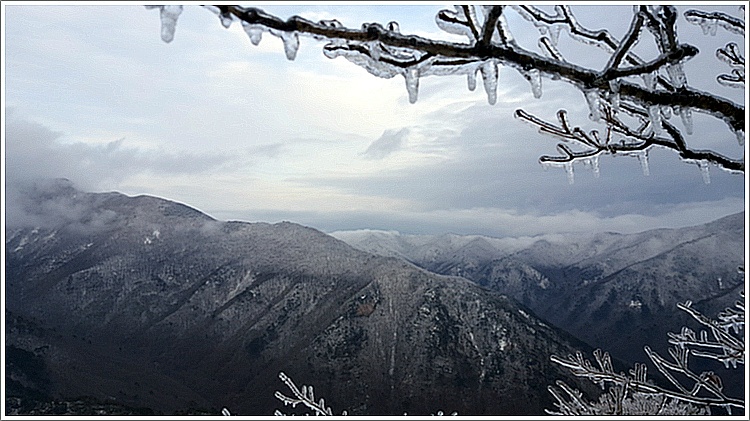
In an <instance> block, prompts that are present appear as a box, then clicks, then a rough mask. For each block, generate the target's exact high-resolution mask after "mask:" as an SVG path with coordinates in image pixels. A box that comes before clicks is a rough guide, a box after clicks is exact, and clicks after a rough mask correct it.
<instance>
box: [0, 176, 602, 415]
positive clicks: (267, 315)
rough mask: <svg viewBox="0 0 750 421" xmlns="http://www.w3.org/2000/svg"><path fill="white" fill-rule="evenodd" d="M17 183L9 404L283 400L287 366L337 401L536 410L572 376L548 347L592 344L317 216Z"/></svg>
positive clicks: (363, 410) (359, 408)
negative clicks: (227, 214) (316, 221)
mask: <svg viewBox="0 0 750 421" xmlns="http://www.w3.org/2000/svg"><path fill="white" fill-rule="evenodd" d="M14 200H15V201H16V202H15V203H14V206H15V207H17V208H18V209H20V211H18V212H16V213H13V214H12V215H9V216H8V219H7V225H6V241H5V259H6V260H5V269H6V272H5V273H6V279H5V291H6V301H5V320H6V326H5V327H6V338H5V339H6V343H5V346H6V357H7V359H6V391H5V393H6V405H7V407H8V408H13V410H14V411H16V413H26V414H29V413H48V414H49V413H55V411H60V412H62V413H66V412H65V411H67V410H70V408H74V407H75V408H80V407H81V405H84V404H81V403H80V402H89V401H92V402H98V403H97V405H98V406H96V408H98V409H96V411H99V412H101V411H104V412H106V411H107V410H108V409H101V408H109V410H110V411H115V410H114V409H112V408H117V409H116V412H112V413H123V412H125V413H149V414H178V413H180V414H186V413H187V414H205V413H214V414H219V413H220V412H221V409H222V408H223V407H226V408H228V409H229V410H230V411H231V412H232V413H233V414H238V415H270V414H272V413H273V411H274V409H277V408H278V409H281V410H282V411H289V412H292V411H293V410H292V409H291V408H284V407H283V405H282V404H281V402H279V401H278V400H277V399H275V398H274V391H275V390H281V391H283V392H287V391H286V390H284V385H283V383H281V382H280V380H279V378H278V374H279V372H281V371H283V372H284V373H286V374H287V375H289V376H290V377H291V378H292V379H294V381H295V382H296V383H297V384H298V385H300V384H307V385H314V386H315V391H316V395H317V396H319V397H325V398H326V401H327V403H328V405H331V406H332V407H333V410H334V412H335V413H340V412H341V411H343V410H346V411H348V413H349V414H351V415H364V414H366V415H388V414H391V415H392V414H399V415H400V414H403V413H409V414H414V415H418V414H430V413H435V412H437V411H445V412H449V413H450V412H453V411H457V412H458V413H460V414H462V415H490V414H505V415H533V414H543V410H544V409H545V408H552V397H551V396H550V394H549V393H548V391H547V386H548V385H549V384H552V383H553V382H554V381H555V380H557V379H565V380H566V381H568V382H569V383H571V384H576V379H574V378H573V377H572V375H571V374H570V373H569V372H568V371H567V370H566V369H564V368H562V367H560V366H557V365H556V364H553V363H552V362H551V361H550V356H551V355H553V354H555V355H560V356H566V355H569V354H572V353H574V352H576V351H578V350H581V351H584V352H590V350H591V347H590V346H588V345H587V344H586V343H584V342H582V341H580V340H578V339H577V338H575V337H574V336H572V335H570V334H568V333H567V332H565V331H563V330H562V329H559V328H557V327H555V326H554V325H552V324H550V323H548V322H546V321H544V320H542V319H540V318H539V317H537V316H535V314H534V311H533V310H531V309H530V308H529V307H528V306H525V305H523V304H519V303H518V302H517V301H516V300H515V299H513V298H512V297H510V296H509V295H508V294H504V293H500V292H498V291H496V290H493V288H487V287H486V286H483V285H481V284H480V283H478V282H474V281H472V280H468V279H466V278H464V277H459V276H449V275H441V274H436V273H434V272H431V271H429V270H426V269H425V268H422V267H419V266H418V265H416V264H414V263H412V262H409V261H407V260H405V259H403V258H399V257H393V256H381V255H377V254H373V253H370V252H366V251H362V250H358V249H356V248H354V247H352V246H350V245H349V244H347V243H345V242H343V241H341V240H338V239H336V238H334V237H332V236H330V235H327V234H324V233H322V232H320V231H317V230H315V229H312V228H309V227H304V226H300V225H297V224H293V223H289V222H283V223H278V224H267V223H246V222H224V221H217V220H215V219H213V218H211V217H209V216H207V215H205V214H203V213H201V212H200V211H198V210H196V209H193V208H191V207H189V206H186V205H184V204H180V203H176V202H172V201H169V200H165V199H160V198H156V197H150V196H135V197H130V196H126V195H123V194H120V193H86V192H82V191H79V190H77V189H75V188H74V187H73V186H72V185H71V184H70V183H69V182H67V181H65V180H56V181H55V182H53V183H46V184H37V185H34V186H33V187H29V188H27V189H26V190H25V191H23V192H22V193H20V194H19V195H17V196H14ZM11 216H12V217H11ZM580 387H584V388H585V387H587V385H585V384H584V385H582V386H580ZM55 402H56V403H55ZM60 402H65V404H62V403H60ZM74 403H75V404H74ZM102 403H103V404H102ZM107 405H109V406H107ZM84 406H85V405H84ZM93 407H94V406H93V405H89V406H87V407H86V408H89V410H90V411H93V410H94V409H91V408H93ZM44 408H46V409H44ZM50 408H51V409H50ZM45 411H47V412H45ZM50 411H51V412H50ZM80 411H84V412H85V410H80V409H79V412H78V413H77V414H78V415H81V412H80ZM128 411H129V412H128Z"/></svg>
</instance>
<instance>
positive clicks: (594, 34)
mask: <svg viewBox="0 0 750 421" xmlns="http://www.w3.org/2000/svg"><path fill="white" fill-rule="evenodd" d="M605 7H606V6H605ZM207 8H208V9H210V10H212V11H213V12H214V13H216V14H217V15H218V16H219V18H220V20H221V24H222V25H223V26H225V27H228V26H230V25H231V24H232V22H234V21H236V20H239V21H240V22H241V23H242V25H243V29H245V31H246V32H247V33H248V36H249V37H250V41H251V42H252V44H254V45H257V44H258V43H259V42H260V40H261V37H262V34H263V32H268V33H270V34H272V35H274V36H277V37H279V38H281V40H282V41H283V43H284V52H285V54H286V56H287V58H288V59H290V60H293V59H294V57H295V56H296V52H297V49H298V47H299V40H298V37H299V36H308V37H312V38H313V39H315V40H318V41H321V42H323V43H324V45H323V54H324V55H325V56H326V57H328V58H331V59H334V58H338V57H343V58H345V59H346V60H348V61H350V62H352V63H354V64H355V65H357V66H361V67H363V68H364V69H366V70H367V71H368V72H369V73H371V74H372V75H374V76H377V77H381V78H392V77H394V76H402V77H403V78H404V81H405V86H406V92H407V95H408V98H409V101H410V102H412V103H413V102H416V101H417V97H418V90H419V82H420V80H421V79H422V78H424V77H427V76H446V75H465V76H466V78H467V82H468V89H469V90H474V89H475V88H476V82H477V81H476V77H477V76H476V75H477V72H479V73H480V74H481V77H482V80H483V84H484V87H485V92H486V95H487V101H488V103H489V104H495V103H496V102H497V100H498V98H497V84H498V82H499V81H498V79H497V74H498V68H499V67H506V68H509V69H513V70H515V71H518V72H519V73H520V74H521V75H522V76H523V77H524V78H525V79H526V80H528V82H529V90H530V91H531V93H532V94H533V96H534V97H535V98H541V96H542V78H549V79H552V80H559V81H562V82H564V83H568V84H570V85H572V86H574V87H575V88H577V89H579V90H580V91H581V92H582V93H583V95H584V98H585V99H586V101H587V102H588V104H589V107H590V108H589V111H590V115H591V119H592V120H593V121H594V122H595V123H597V124H600V125H601V126H603V127H602V128H601V129H599V130H596V132H600V133H605V132H606V133H607V136H606V141H604V140H602V141H599V142H596V144H591V142H588V141H585V142H580V141H581V140H582V139H584V138H583V137H581V136H574V137H570V138H568V139H567V142H569V145H566V148H562V149H561V148H560V147H558V150H561V151H563V153H562V154H561V155H559V156H557V157H555V158H554V159H548V158H549V157H547V158H545V157H543V158H542V159H540V161H541V162H542V163H543V164H545V165H548V164H555V165H557V164H559V165H560V166H563V167H564V168H565V170H566V171H567V173H568V175H570V174H571V171H572V168H573V163H574V161H579V160H581V161H586V162H591V161H590V160H591V159H592V158H593V157H594V156H599V155H601V154H621V155H633V152H634V151H641V150H648V149H651V148H652V147H654V146H659V147H662V148H665V149H669V150H672V151H674V152H675V153H676V154H678V155H679V157H680V158H682V159H683V160H685V161H687V162H691V163H693V162H705V163H710V164H711V165H715V166H717V167H719V168H722V169H725V170H728V171H730V172H735V173H744V170H745V162H744V155H742V154H741V153H740V152H741V151H738V153H737V155H738V156H739V157H727V156H725V155H723V154H721V153H719V152H716V151H713V150H704V149H696V148H694V147H692V146H691V142H690V141H689V140H690V139H688V137H687V136H690V135H691V134H692V132H693V122H692V118H691V113H695V112H697V113H701V114H705V115H707V116H709V117H711V118H715V119H717V120H719V121H720V122H722V123H723V124H724V125H725V126H726V127H727V129H728V130H729V131H730V132H731V133H732V134H736V136H738V137H743V136H744V128H745V109H744V105H742V104H737V103H735V102H733V101H731V100H729V99H727V98H725V97H723V96H722V95H721V93H720V92H718V91H717V92H716V93H714V92H704V91H701V90H697V89H694V88H692V87H691V85H690V81H689V80H688V79H687V77H686V73H685V68H686V66H689V65H690V60H691V59H692V58H693V57H694V56H696V55H697V54H699V51H698V49H697V48H696V47H694V46H692V45H689V44H686V43H683V42H681V40H680V37H679V34H678V31H677V29H678V27H680V25H678V23H679V24H682V22H680V21H679V20H680V18H683V19H684V20H685V21H687V22H688V23H692V24H695V25H699V26H701V27H702V28H704V31H705V32H706V33H707V34H708V35H711V34H714V33H716V32H717V29H718V28H722V29H724V30H726V32H727V34H728V35H729V36H740V37H744V27H745V22H744V20H743V18H742V17H735V16H731V15H729V14H726V13H723V12H706V11H700V10H692V9H691V10H687V11H686V12H684V13H682V15H680V13H678V10H677V9H676V8H675V7H673V6H660V5H639V6H634V7H633V8H632V14H631V16H626V18H629V19H630V24H629V27H628V30H627V32H626V33H625V34H624V35H623V36H622V37H621V38H616V37H614V36H613V35H612V34H610V33H609V31H607V30H606V29H598V28H588V27H586V26H584V25H583V24H582V23H581V22H579V20H578V19H577V17H576V15H575V12H574V10H573V8H572V7H570V6H566V5H563V6H555V7H554V9H553V10H552V12H549V11H548V10H549V8H545V9H542V8H538V7H535V6H527V5H512V6H505V5H485V6H474V5H459V6H455V7H454V8H453V9H446V10H440V11H439V12H438V13H437V14H436V16H435V22H436V25H437V26H438V28H440V29H441V30H443V31H445V32H447V33H450V34H457V35H460V36H461V41H458V42H455V41H443V40H438V39H431V38H425V37H421V36H417V35H409V34H403V33H401V29H400V27H399V25H398V23H396V22H389V23H388V24H385V25H383V24H380V23H364V24H362V26H361V27H360V28H348V27H345V26H343V25H342V24H341V23H340V22H339V21H337V20H322V21H319V22H313V21H310V20H307V19H304V18H301V17H299V16H292V17H290V18H288V19H287V20H282V19H280V18H278V17H276V16H273V15H271V14H268V13H266V12H264V11H263V10H261V9H258V8H254V7H241V6H233V5H222V6H207ZM161 10H162V11H164V10H165V7H163V8H162V9H161ZM509 14H516V15H519V16H520V17H522V18H523V19H521V20H518V19H510V18H508V15H509ZM741 15H744V13H741ZM175 20H176V17H175V18H174V19H173V21H175ZM509 22H513V26H511V25H509ZM523 24H527V25H528V24H530V25H533V27H535V28H536V29H537V30H538V32H539V34H540V36H539V38H538V42H537V43H531V45H536V46H538V48H539V49H540V50H541V54H540V53H538V52H537V51H533V50H531V49H527V48H525V47H522V46H521V45H520V43H519V42H517V38H516V37H515V36H514V34H513V31H516V30H518V27H517V25H523ZM173 26H174V25H173V24H172V28H173ZM168 28H169V26H167V29H168ZM563 32H565V34H566V35H567V36H568V37H570V39H572V40H573V41H575V42H577V43H581V44H583V46H584V47H594V48H595V49H596V51H598V52H599V53H600V54H603V55H604V58H606V65H604V67H602V68H588V67H584V66H581V65H578V64H576V63H575V60H576V59H577V58H578V57H568V56H566V53H565V52H563V51H562V50H561V49H560V48H559V47H558V46H559V45H561V43H559V42H558V41H559V38H560V37H561V36H563ZM644 34H647V35H644ZM170 39H171V38H170ZM165 41H166V38H165ZM743 41H744V40H743ZM644 43H653V45H652V46H651V48H639V51H653V52H652V53H639V54H641V55H643V56H641V55H639V54H636V52H635V47H636V46H637V45H639V44H644ZM524 44H526V43H524ZM737 45H738V44H737V43H735V42H729V43H725V44H724V45H723V46H722V47H721V48H719V49H717V50H716V57H717V59H718V60H720V61H721V62H722V63H724V64H726V65H728V66H729V69H728V70H727V71H726V72H723V73H721V74H719V75H717V76H716V81H717V82H718V83H717V84H716V85H717V88H718V89H723V88H724V87H733V88H744V86H745V68H744V62H745V61H744V57H743V55H742V53H741V50H740V49H739V47H738V46H737ZM577 52H578V51H576V53H577ZM645 54H648V56H646V55H645ZM665 112H668V113H672V112H674V113H675V114H679V115H680V120H681V122H682V124H681V125H679V126H678V125H675V124H672V123H670V122H669V121H668V115H667V114H666V113H665ZM516 115H517V116H523V117H522V119H523V120H525V121H527V122H529V123H531V124H534V125H537V126H538V127H539V129H540V131H548V130H547V129H548V128H549V127H552V126H554V125H555V124H554V123H549V122H546V121H545V120H543V119H542V118H539V117H536V116H531V115H530V114H529V113H527V112H526V111H524V110H517V111H516ZM740 143H742V142H740ZM642 162H643V161H642ZM699 165H703V166H702V167H701V168H703V167H705V164H699ZM597 168H598V167H597ZM597 174H598V173H597Z"/></svg>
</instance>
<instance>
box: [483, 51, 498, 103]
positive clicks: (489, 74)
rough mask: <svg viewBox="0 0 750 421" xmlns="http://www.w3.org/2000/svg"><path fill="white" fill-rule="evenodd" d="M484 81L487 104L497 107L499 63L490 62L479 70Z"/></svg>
mask: <svg viewBox="0 0 750 421" xmlns="http://www.w3.org/2000/svg"><path fill="white" fill-rule="evenodd" d="M479 69H480V71H481V72H482V79H483V80H484V91H485V92H487V102H489V103H490V105H495V102H497V63H496V62H495V60H489V61H486V62H484V64H482V67H480V68H479Z"/></svg>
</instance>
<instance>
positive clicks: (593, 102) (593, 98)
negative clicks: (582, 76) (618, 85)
mask: <svg viewBox="0 0 750 421" xmlns="http://www.w3.org/2000/svg"><path fill="white" fill-rule="evenodd" d="M584 95H585V96H586V103H587V104H588V106H589V118H590V119H591V120H592V121H599V119H601V110H600V109H599V106H600V103H599V91H598V90H596V89H588V90H586V91H584Z"/></svg>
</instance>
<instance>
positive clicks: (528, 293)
mask: <svg viewBox="0 0 750 421" xmlns="http://www.w3.org/2000/svg"><path fill="white" fill-rule="evenodd" d="M744 227H745V214H744V212H741V213H738V214H734V215H730V216H727V217H724V218H721V219H719V220H716V221H714V222H711V223H708V224H704V225H699V226H694V227H687V228H680V229H658V230H650V231H645V232H642V233H637V234H628V235H625V234H617V233H596V234H569V235H565V234H560V235H543V236H539V237H535V238H523V239H492V238H488V237H479V236H465V237H462V236H451V237H450V238H447V237H446V236H418V237H415V236H400V235H399V234H398V233H380V234H379V236H376V235H373V233H371V232H367V231H364V232H338V233H333V235H334V236H336V237H337V238H341V239H344V240H346V241H347V242H349V244H351V245H353V246H355V247H357V248H360V249H363V250H371V251H377V250H386V252H385V253H384V254H388V255H399V256H402V258H404V259H406V260H408V261H410V262H412V263H414V264H416V265H418V266H420V267H423V268H425V269H427V270H430V271H434V272H436V273H441V274H446V275H460V276H463V277H465V278H467V279H470V280H472V281H474V282H476V283H477V284H479V285H482V286H485V287H487V288H489V289H491V290H494V291H498V292H501V293H503V294H507V295H508V296H510V297H512V298H515V299H516V300H518V301H519V302H521V303H522V304H524V305H525V306H528V307H529V308H530V309H531V310H533V311H534V312H535V314H537V315H538V316H540V317H541V318H542V319H544V320H545V321H547V322H548V323H550V324H552V325H555V326H558V327H560V328H562V329H564V330H566V331H567V332H569V333H570V334H572V335H574V336H576V337H578V338H580V339H582V340H584V341H586V342H587V343H589V344H591V345H592V346H595V347H597V348H602V349H604V350H607V351H609V352H610V353H611V354H612V355H613V356H616V357H618V358H620V359H622V360H624V361H627V362H630V363H633V362H637V361H645V360H646V355H645V354H644V352H643V346H644V345H647V344H648V345H649V346H651V347H652V348H653V349H655V350H657V351H659V352H661V353H662V355H667V354H666V351H667V348H668V343H667V333H668V332H678V331H679V330H680V328H681V327H682V326H689V327H692V328H693V329H697V328H699V326H698V325H697V323H695V322H694V321H693V320H690V318H689V316H687V315H686V314H685V313H684V312H682V311H679V310H678V309H677V308H676V304H677V303H682V302H685V301H687V300H690V301H692V302H693V303H695V304H694V307H695V308H697V309H699V310H701V311H703V312H704V313H705V314H707V315H710V316H715V315H716V314H717V313H718V311H720V310H722V309H724V308H726V307H732V306H733V304H734V302H735V301H736V300H738V299H739V293H740V291H742V290H743V289H744V280H743V276H742V275H741V274H739V273H738V272H737V268H738V266H744V264H745V263H744V255H745V229H744ZM386 234H387V235H386ZM382 237H387V241H382V242H381V241H380V238H382ZM394 245H398V247H394ZM426 249H429V250H430V251H431V253H429V254H427V253H425V252H424V250H426ZM381 253H383V252H382V251H381ZM720 369H721V371H722V373H724V374H722V376H724V377H726V378H731V379H732V380H730V382H732V383H734V384H735V386H736V387H738V388H740V390H741V387H742V385H743V383H744V379H743V377H742V374H743V373H741V370H730V371H728V372H727V371H726V370H724V369H723V368H721V367H720Z"/></svg>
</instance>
